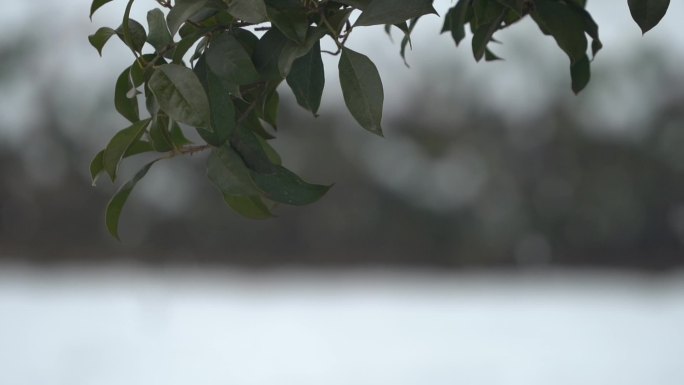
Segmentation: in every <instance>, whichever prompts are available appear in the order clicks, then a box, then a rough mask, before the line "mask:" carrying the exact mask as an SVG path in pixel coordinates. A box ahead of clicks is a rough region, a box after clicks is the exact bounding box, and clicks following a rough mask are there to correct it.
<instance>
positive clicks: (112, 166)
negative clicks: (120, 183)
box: [102, 119, 150, 181]
mask: <svg viewBox="0 0 684 385" xmlns="http://www.w3.org/2000/svg"><path fill="white" fill-rule="evenodd" d="M149 123H150V119H145V120H141V121H139V122H135V123H133V124H132V125H131V126H129V127H127V128H124V129H123V130H121V131H119V132H117V133H116V134H115V135H114V136H113V137H112V139H111V140H110V141H109V144H107V147H106V148H105V149H104V154H103V155H102V164H103V166H104V170H105V171H106V172H107V174H109V177H110V178H111V179H112V181H114V180H116V173H117V170H118V169H119V164H120V163H121V160H122V159H123V157H124V154H126V152H127V151H128V150H129V148H130V147H131V146H132V145H133V143H135V142H136V141H138V139H140V137H141V136H142V134H143V133H144V132H145V128H146V127H147V125H148V124H149Z"/></svg>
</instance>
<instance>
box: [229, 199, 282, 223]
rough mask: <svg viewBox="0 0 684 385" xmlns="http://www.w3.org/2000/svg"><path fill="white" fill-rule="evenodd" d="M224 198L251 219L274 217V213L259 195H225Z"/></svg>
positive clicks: (234, 208)
mask: <svg viewBox="0 0 684 385" xmlns="http://www.w3.org/2000/svg"><path fill="white" fill-rule="evenodd" d="M223 200H224V201H225V202H226V204H227V205H228V206H229V207H230V208H231V209H233V210H234V211H235V212H237V213H238V214H240V215H242V216H243V217H246V218H249V219H268V218H273V213H271V210H270V209H269V208H268V206H266V204H264V201H263V200H262V199H261V197H260V196H258V195H251V196H246V195H224V196H223Z"/></svg>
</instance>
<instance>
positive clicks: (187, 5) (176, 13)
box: [166, 0, 207, 36]
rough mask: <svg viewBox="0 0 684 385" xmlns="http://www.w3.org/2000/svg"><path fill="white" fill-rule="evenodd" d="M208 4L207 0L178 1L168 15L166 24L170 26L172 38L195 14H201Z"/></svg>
mask: <svg viewBox="0 0 684 385" xmlns="http://www.w3.org/2000/svg"><path fill="white" fill-rule="evenodd" d="M206 4H207V1H206V0H184V1H176V4H175V5H174V6H173V8H172V9H171V11H169V14H168V15H166V22H167V24H168V26H169V32H171V36H174V35H175V34H176V32H178V29H180V27H181V25H183V23H185V22H186V21H187V20H188V19H189V18H191V17H192V16H193V15H194V14H196V13H197V12H199V11H200V10H201V9H202V8H204V6H205V5H206Z"/></svg>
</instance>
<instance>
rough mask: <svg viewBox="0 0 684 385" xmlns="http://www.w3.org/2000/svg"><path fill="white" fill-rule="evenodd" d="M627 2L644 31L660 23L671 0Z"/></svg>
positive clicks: (631, 0) (629, 0)
mask: <svg viewBox="0 0 684 385" xmlns="http://www.w3.org/2000/svg"><path fill="white" fill-rule="evenodd" d="M627 3H628V4H629V11H630V13H631V14H632V18H633V19H634V21H636V23H637V24H638V25H639V27H640V28H641V32H643V33H646V32H648V31H649V30H650V29H651V28H653V27H655V26H656V25H658V23H659V22H660V20H661V19H662V18H663V16H665V14H666V13H667V8H668V7H669V6H670V0H628V1H627Z"/></svg>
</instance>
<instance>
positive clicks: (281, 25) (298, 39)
mask: <svg viewBox="0 0 684 385" xmlns="http://www.w3.org/2000/svg"><path fill="white" fill-rule="evenodd" d="M268 16H269V18H270V20H271V23H273V25H275V27H276V28H278V29H279V30H280V32H282V33H283V35H285V37H287V38H288V39H290V40H292V41H294V42H295V43H297V44H302V43H304V39H306V31H307V29H308V28H309V18H308V16H307V15H306V13H304V12H303V11H302V10H299V9H293V10H288V9H286V10H280V9H276V8H268Z"/></svg>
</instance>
